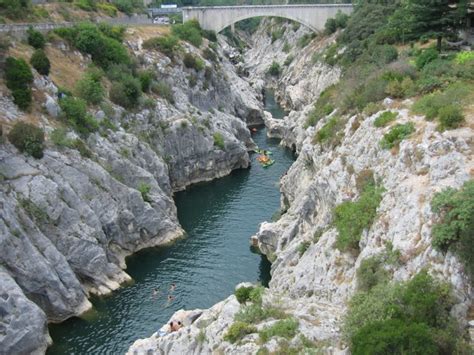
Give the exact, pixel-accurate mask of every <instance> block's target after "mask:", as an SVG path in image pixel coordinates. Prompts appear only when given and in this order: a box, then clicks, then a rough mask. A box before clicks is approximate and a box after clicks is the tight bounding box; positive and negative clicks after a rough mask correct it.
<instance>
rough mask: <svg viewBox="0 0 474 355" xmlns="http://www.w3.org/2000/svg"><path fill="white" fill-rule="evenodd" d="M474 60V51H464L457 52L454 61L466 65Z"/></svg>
mask: <svg viewBox="0 0 474 355" xmlns="http://www.w3.org/2000/svg"><path fill="white" fill-rule="evenodd" d="M471 61H474V52H473V51H462V52H459V53H458V54H456V58H454V62H455V63H456V64H461V65H464V64H466V63H468V62H471Z"/></svg>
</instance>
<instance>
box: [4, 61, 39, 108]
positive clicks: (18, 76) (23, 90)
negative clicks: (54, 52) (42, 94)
mask: <svg viewBox="0 0 474 355" xmlns="http://www.w3.org/2000/svg"><path fill="white" fill-rule="evenodd" d="M5 81H6V84H7V87H8V88H9V89H10V91H11V93H12V95H13V101H14V102H15V104H16V105H17V106H18V107H19V108H20V109H22V110H25V109H27V108H28V107H29V106H30V104H31V88H30V84H31V83H32V82H33V73H32V72H31V69H30V67H29V65H28V63H26V62H25V61H24V60H23V59H21V58H20V59H16V58H13V57H8V58H7V59H6V60H5Z"/></svg>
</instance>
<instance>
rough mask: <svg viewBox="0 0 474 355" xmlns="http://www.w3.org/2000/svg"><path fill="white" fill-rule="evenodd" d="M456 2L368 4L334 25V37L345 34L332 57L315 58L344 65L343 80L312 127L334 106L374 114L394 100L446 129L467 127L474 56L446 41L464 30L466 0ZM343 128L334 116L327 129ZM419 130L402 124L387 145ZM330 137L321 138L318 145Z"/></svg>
mask: <svg viewBox="0 0 474 355" xmlns="http://www.w3.org/2000/svg"><path fill="white" fill-rule="evenodd" d="M448 4H449V1H448V0H442V1H438V2H436V4H434V3H432V2H430V1H425V0H406V1H403V2H401V1H393V2H372V1H368V0H362V1H358V2H357V4H356V5H355V11H354V12H353V14H352V15H351V16H350V18H349V19H342V18H339V19H338V18H335V19H331V20H329V21H328V23H327V25H326V28H327V32H328V33H330V32H333V31H334V30H335V29H336V28H338V27H345V30H344V31H343V32H341V34H340V35H339V36H338V38H337V42H336V43H335V44H334V45H332V46H330V47H328V48H327V49H326V51H325V52H324V53H322V54H320V53H315V55H314V59H315V60H320V59H321V58H322V60H324V61H325V62H326V63H327V64H328V65H339V66H341V67H342V68H343V77H342V80H340V82H339V83H338V84H336V85H335V86H333V87H330V88H328V89H327V90H326V91H325V92H324V93H323V94H322V95H321V97H320V98H319V100H318V102H317V103H316V104H315V107H314V110H313V111H312V112H311V113H310V114H309V116H308V119H307V122H306V127H309V126H314V125H316V123H317V122H318V121H319V120H320V119H322V118H324V117H325V116H327V115H328V114H329V113H331V112H332V111H333V110H334V109H338V112H339V113H340V114H347V113H352V114H353V113H363V114H365V115H369V114H373V113H375V112H377V111H378V110H380V109H381V108H380V107H379V106H378V103H379V102H381V101H382V100H383V99H384V98H386V97H387V96H390V97H392V98H394V99H404V98H408V97H415V98H416V102H415V104H414V105H413V107H412V110H413V112H414V113H417V114H423V115H425V116H426V118H427V119H428V120H433V119H436V120H437V122H438V129H439V130H446V129H453V128H457V127H459V126H461V125H462V124H463V123H464V121H465V116H464V111H465V108H466V106H467V105H468V102H470V101H472V99H473V95H474V90H473V83H472V80H474V56H473V55H470V54H469V52H456V51H455V50H451V49H450V48H449V47H448V44H447V42H446V40H449V41H455V40H456V38H455V37H456V35H457V31H458V29H460V28H462V27H463V26H464V22H465V19H466V7H465V5H466V1H460V2H458V5H457V6H448ZM339 17H340V16H339ZM337 23H340V25H337ZM407 44H409V46H407ZM375 108H377V110H375ZM392 119H393V120H396V117H390V116H389V114H386V115H384V116H383V117H381V118H379V119H377V120H376V122H375V125H376V126H383V125H386V124H388V123H389V122H390V121H392ZM335 123H336V120H334V119H333V120H332V121H331V122H330V123H329V126H325V127H324V128H325V129H326V131H327V130H329V129H330V128H331V127H334V126H335ZM412 128H414V127H412V126H411V125H410V124H409V123H408V124H407V125H405V126H403V127H397V128H396V129H395V131H394V132H392V133H391V135H392V137H390V136H389V137H387V139H385V141H384V142H383V143H382V144H383V145H384V146H385V147H390V146H394V145H396V144H397V143H398V142H399V141H400V140H401V139H403V138H404V137H407V136H408V135H409V134H410V133H411V131H413V129H412ZM327 133H328V132H324V131H323V132H321V133H316V137H315V140H314V141H315V143H318V142H320V140H321V138H323V139H324V137H326V136H327ZM329 133H331V132H329ZM318 136H319V137H318ZM321 136H322V137H321Z"/></svg>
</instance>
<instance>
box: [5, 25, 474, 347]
mask: <svg viewBox="0 0 474 355" xmlns="http://www.w3.org/2000/svg"><path fill="white" fill-rule="evenodd" d="M346 21H347V19H346ZM349 21H350V20H349ZM350 25H351V24H350V22H349V29H346V30H344V29H341V28H336V29H335V30H334V31H332V33H325V34H315V33H313V32H312V31H311V30H309V29H308V28H305V27H304V26H301V25H299V24H297V23H295V22H291V21H287V20H283V19H279V18H265V19H258V21H257V20H255V21H253V20H246V21H244V22H243V23H241V24H240V25H238V26H236V27H237V30H236V32H235V33H234V32H231V31H230V30H225V31H223V33H221V34H217V35H215V34H213V33H209V32H206V31H204V30H201V29H200V28H199V26H198V25H197V27H196V24H191V22H190V23H188V25H186V24H184V25H177V26H182V27H179V29H176V27H174V29H170V28H169V27H165V26H134V27H127V28H126V29H125V28H123V29H120V28H118V27H115V26H109V25H98V26H96V25H92V24H78V25H75V26H73V27H71V28H64V29H59V30H54V31H51V32H50V33H49V34H48V35H47V36H46V38H47V43H46V45H45V46H44V52H45V54H46V55H47V57H48V58H49V60H50V62H51V68H50V69H49V75H42V74H40V73H39V72H38V70H37V69H34V70H32V78H31V82H30V83H29V84H28V85H29V86H28V87H29V88H30V90H31V96H32V101H31V104H30V106H29V107H28V109H20V108H19V107H18V106H19V105H18V96H15V95H14V91H13V89H11V88H12V84H11V83H9V82H8V73H7V72H8V68H9V66H11V61H9V58H17V59H16V60H18V61H20V60H22V59H24V62H25V64H26V62H28V61H29V60H30V59H29V58H30V57H31V56H32V54H33V52H34V49H33V48H32V45H31V43H26V41H24V40H20V39H17V38H9V39H8V40H7V41H5V42H8V43H7V44H4V45H3V44H2V43H0V44H2V45H0V54H2V57H4V58H7V57H8V58H7V59H6V60H5V61H3V60H2V62H1V63H0V66H1V68H4V71H5V75H4V79H2V80H1V81H0V124H1V127H2V131H1V133H2V136H1V141H0V212H1V218H0V246H1V250H2V253H1V255H0V311H1V314H2V318H1V321H0V354H26V353H28V354H29V353H32V354H44V353H48V354H70V353H75V354H86V353H91V354H95V353H114V354H120V353H127V354H137V355H139V354H290V353H298V354H299V353H302V354H303V353H324V354H338V353H341V354H343V353H345V354H349V353H351V350H352V353H355V354H362V353H364V351H362V350H360V349H359V350H358V351H355V350H354V349H355V347H354V343H355V341H354V339H355V338H356V335H354V334H355V333H357V331H359V330H360V329H366V327H367V326H369V325H370V324H367V322H368V321H373V322H378V321H380V322H381V321H383V320H384V319H385V318H384V317H386V314H384V315H381V314H382V313H383V312H382V308H383V307H391V304H390V303H389V302H390V301H393V302H395V301H394V300H397V297H399V299H403V300H404V301H406V300H407V299H410V300H411V299H415V301H413V302H416V303H417V304H420V303H423V302H424V301H420V299H419V298H416V297H417V296H413V295H411V296H410V297H412V298H410V297H409V296H407V294H408V291H407V290H412V288H416V286H413V285H412V284H410V282H412V281H411V280H415V281H413V282H419V284H418V287H420V288H424V290H425V291H426V294H430V292H433V294H439V295H440V296H439V297H442V298H443V302H446V303H443V305H445V304H446V306H445V307H444V309H443V312H445V313H443V316H441V315H435V316H433V317H435V318H436V319H437V321H436V322H435V323H437V325H436V326H439V327H441V326H440V325H439V324H443V327H444V325H445V324H448V325H446V326H445V328H446V329H445V328H442V331H445V332H446V333H442V331H441V330H440V329H441V328H439V329H438V328H436V331H438V330H439V333H436V334H437V337H436V339H435V340H433V344H435V345H433V347H435V346H439V347H440V348H443V349H448V350H446V352H445V353H454V351H456V352H457V353H459V354H467V353H468V352H469V351H470V348H469V347H470V346H472V342H473V338H472V337H473V336H474V334H473V333H474V306H473V304H472V300H473V296H474V291H473V288H472V279H471V277H473V275H471V274H470V272H471V271H470V270H471V269H472V266H471V265H472V264H469V261H467V262H466V261H465V260H466V259H469V257H465V256H462V255H466V254H462V253H459V250H460V249H456V248H454V247H452V248H447V247H445V249H444V250H443V248H439V247H437V246H436V242H434V241H433V240H434V236H433V235H434V232H433V230H436V228H438V227H437V225H438V224H440V223H441V222H440V221H441V220H443V218H445V216H446V215H449V213H448V212H449V211H448V212H446V211H445V210H443V207H442V206H443V205H442V203H441V202H440V203H439V205H440V206H441V207H439V208H438V210H437V207H436V206H435V202H433V201H436V200H440V198H441V197H442V195H440V193H441V194H442V193H443V191H452V192H453V193H454V192H455V191H458V193H459V194H461V193H462V194H463V195H461V197H459V198H458V200H460V201H464V202H466V201H467V202H466V205H468V203H471V205H469V206H470V207H469V206H468V207H465V210H466V211H467V212H466V211H462V212H460V213H459V215H456V217H455V218H454V219H457V220H461V221H462V223H461V222H460V225H461V226H456V228H458V229H457V233H458V234H457V235H458V236H460V235H467V236H468V237H467V238H471V239H472V233H471V232H472V230H469V228H471V227H472V225H473V224H472V214H473V212H474V211H473V210H472V208H473V207H472V202H470V201H472V196H471V195H472V187H471V186H472V178H473V176H474V161H473V154H472V151H473V148H474V136H473V134H472V133H473V122H474V121H473V117H474V116H472V111H471V108H472V101H471V102H470V103H469V104H465V102H469V100H470V98H472V92H470V88H471V86H470V85H471V82H470V81H471V80H472V78H471V77H469V78H470V79H469V82H467V81H466V82H462V83H460V85H459V87H456V82H454V83H452V82H449V83H448V84H446V86H440V87H439V88H437V89H438V90H439V92H438V91H434V90H433V91H428V92H423V95H426V96H428V95H435V94H437V95H446V96H449V95H450V94H449V93H450V92H451V93H452V97H454V96H456V97H459V101H456V102H459V105H460V106H461V105H465V106H466V107H467V108H466V109H465V111H464V112H466V114H465V119H464V121H463V122H462V123H461V124H459V125H456V126H452V127H449V129H445V128H446V127H445V128H443V129H441V128H440V124H439V122H438V121H439V119H438V120H437V119H433V118H432V119H429V120H428V119H425V116H428V114H426V113H425V112H422V111H417V107H418V106H419V101H422V100H423V99H424V98H423V97H421V96H422V94H419V93H418V92H416V94H415V91H416V90H418V87H419V86H417V85H418V84H414V82H416V83H417V80H419V81H420V82H421V81H422V80H421V79H423V78H420V77H422V75H424V74H423V73H422V70H424V69H416V70H418V71H419V73H418V72H416V70H415V69H412V68H411V67H409V64H410V65H413V63H411V62H412V61H414V60H417V59H416V58H415V59H410V58H411V57H409V56H410V55H411V54H409V55H408V54H406V56H407V57H404V55H405V54H404V55H402V54H397V55H394V56H393V58H392V57H390V55H391V54H393V53H392V52H390V51H391V49H387V47H385V46H388V45H385V44H384V45H380V47H384V48H383V49H380V51H384V52H383V53H382V54H380V53H378V52H376V51H375V50H374V52H371V53H370V56H372V58H375V57H377V58H378V56H379V57H383V60H384V62H383V63H382V64H381V63H377V64H376V65H378V67H377V69H376V70H375V69H374V68H375V65H374V67H370V69H368V70H367V71H370V70H373V73H371V74H366V75H365V76H364V78H368V79H366V80H367V81H366V82H364V84H360V83H359V82H357V80H360V78H359V77H358V76H357V74H351V72H350V70H348V69H347V68H348V67H349V68H350V66H349V64H347V63H346V64H342V60H343V59H344V56H345V55H347V53H352V52H350V51H351V48H350V45H347V44H344V43H343V42H341V40H340V38H341V36H342V35H344V31H350V30H351V29H350ZM344 26H346V24H345V25H344ZM196 28H199V36H198V37H199V38H196V37H195V36H194V35H195V32H193V31H196ZM180 31H182V32H180ZM181 33H185V36H184V37H180V36H181ZM186 36H187V37H186ZM90 38H94V39H95V40H96V41H97V42H99V40H100V41H103V42H100V43H102V44H104V43H108V41H112V42H113V43H114V44H113V45H111V47H110V48H109V49H110V53H108V54H107V55H104V54H103V53H102V51H100V50H97V49H96V48H94V49H91V48H92V44H87V45H86V44H85V43H86V42H87V41H88V40H89V39H90ZM91 42H93V41H91ZM354 42H356V41H354ZM114 46H115V47H114ZM119 46H120V48H122V49H119ZM388 47H390V46H388ZM393 48H394V47H393ZM122 50H123V52H121V51H122ZM377 50H379V49H377ZM423 50H425V49H423ZM423 50H420V53H422V52H423ZM397 51H398V52H399V53H402V51H409V49H407V48H406V46H403V47H402V46H400V47H397V49H395V52H397ZM354 52H356V51H354ZM120 53H122V54H120ZM387 53H389V54H387ZM403 53H405V52H403ZM416 55H418V56H421V55H422V54H419V53H417V54H413V56H416ZM370 56H369V57H370ZM387 57H390V59H387ZM118 58H120V59H118ZM341 58H342V59H341ZM362 58H364V57H363V56H362ZM407 58H408V59H407ZM448 59H449V60H452V62H453V63H455V59H451V58H448ZM435 60H446V59H443V58H439V59H434V60H433V61H435ZM470 60H472V59H470ZM410 61H411V62H410ZM472 61H473V62H474V60H472ZM355 62H356V63H357V61H355ZM353 65H355V64H353ZM454 65H456V64H453V66H454ZM427 66H428V64H427ZM472 67H474V66H471V67H469V69H465V71H463V72H462V74H456V75H459V77H461V75H464V76H466V77H467V76H468V74H465V73H466V72H467V70H472ZM427 70H428V69H427ZM433 71H434V69H433ZM439 72H441V70H439ZM459 72H461V70H460V69H459ZM469 73H471V72H469ZM471 74H472V73H471ZM471 74H469V75H471ZM360 75H362V74H360ZM453 75H455V74H453ZM408 79H409V80H410V81H412V84H413V88H412V89H411V90H412V94H410V95H409V94H403V95H402V94H400V93H399V91H400V90H402V83H405V84H403V85H405V86H403V90H404V89H405V87H406V86H408V85H409V84H407V83H408ZM377 80H379V81H383V83H384V85H385V86H384V87H383V89H381V91H382V94H379V93H377V94H374V93H373V92H375V91H377V90H379V91H380V85H379V83H378V82H377V83H376V84H373V82H376V81H377ZM457 80H461V79H457ZM462 80H464V79H462ZM466 80H467V79H466ZM86 81H88V82H89V83H90V82H95V83H96V84H97V83H100V85H99V86H100V87H101V90H102V91H104V92H105V93H106V92H108V95H107V94H104V92H103V93H102V94H101V95H100V96H101V97H100V100H97V101H95V100H94V99H91V95H88V94H90V92H88V94H84V90H83V89H81V88H82V87H84V86H86V84H85V83H84V82H86ZM395 82H396V83H395ZM79 83H83V85H81V84H79ZM96 84H94V85H96ZM370 85H373V86H374V87H376V89H373V90H372V88H369V89H368V88H367V87H369V86H370ZM377 85H379V86H377ZM390 85H391V86H390ZM395 85H398V86H397V88H395V89H394V88H392V86H395ZM419 85H420V86H421V85H422V84H421V83H420V84H419ZM426 85H428V84H426ZM430 85H431V83H430ZM443 85H444V84H443ZM135 86H136V87H138V89H137V90H135ZM461 86H464V87H468V88H469V89H468V90H466V91H468V92H467V93H464V91H463V90H462V88H461ZM399 87H400V88H399ZM415 87H416V89H415ZM94 88H95V86H94ZM396 89H398V91H397V90H396ZM134 90H135V91H136V93H135V91H134ZM351 90H352V91H351ZM420 90H421V89H420ZM449 90H451V91H449ZM90 91H94V90H90ZM12 93H13V94H12ZM94 93H95V94H97V91H94ZM364 95H365V96H364ZM371 95H372V96H376V98H372V96H371ZM463 95H464V96H463ZM367 97H370V99H368V98H367ZM132 99H133V100H135V101H136V102H132V101H131V100H132ZM364 100H365V101H364ZM453 100H454V99H453ZM463 100H464V101H463ZM361 102H363V103H361ZM434 117H436V116H434ZM18 122H24V123H26V124H28V125H29V126H35V127H39V128H40V129H41V130H42V132H44V133H43V134H44V139H42V140H41V145H42V147H43V148H44V149H42V150H41V154H40V155H41V156H35V154H36V153H35V152H34V151H33V152H30V151H29V149H31V147H32V146H33V143H30V145H28V144H26V143H25V144H23V145H21V144H20V145H18V144H15V135H14V134H13V133H12V132H15V127H16V126H17V125H18ZM29 126H27V127H23V128H22V132H29V130H30V129H31V128H28V127H29ZM399 127H402V128H400V129H401V130H404V131H403V132H402V133H400V132H398V131H397V132H396V133H392V131H393V129H398V128H399ZM25 134H26V133H25ZM394 136H395V137H394ZM259 149H264V150H266V151H269V152H270V154H271V155H270V157H271V158H272V159H274V160H275V163H274V164H273V165H271V166H269V167H263V166H261V165H260V164H259V163H258V162H257V161H256V159H255V158H256V157H257V155H258V152H261V151H260V150H259ZM256 151H257V152H256ZM446 188H450V189H452V190H446ZM439 196H441V197H439ZM452 201H455V202H456V201H457V200H455V197H452V200H451V203H452V205H453V206H455V202H452ZM469 208H471V209H469ZM440 210H441V212H439V211H440ZM443 211H445V212H443ZM443 213H444V214H443ZM466 216H467V217H466ZM463 218H464V219H463ZM466 221H467V222H466ZM463 223H464V224H463ZM466 226H467V227H466ZM453 228H454V227H453ZM446 229H449V228H448V227H446ZM466 230H467V232H466ZM438 231H439V229H438ZM459 238H461V237H459ZM447 239H449V238H447ZM442 242H444V243H448V242H446V241H445V240H443V241H442ZM439 243H440V245H441V242H439ZM449 243H450V242H449ZM459 243H461V242H459ZM447 245H449V244H447ZM470 248H471V249H472V247H470ZM471 249H468V248H467V247H466V250H471ZM460 255H461V256H460ZM470 260H472V257H471V259H470ZM470 268H471V269H470ZM171 284H175V285H176V288H174V287H173V288H172V289H171V290H170V289H169V287H170V285H171ZM420 285H422V286H420ZM390 287H392V288H390ZM410 287H412V288H410ZM403 292H406V293H405V294H404V293H403ZM402 294H403V295H404V296H400V295H402ZM371 297H373V298H371ZM374 299H375V300H380V304H382V303H383V302H387V304H386V303H383V304H382V305H379V303H378V302H374V301H373V300H374ZM382 300H383V301H382ZM407 302H408V301H407ZM427 302H428V301H427ZM433 302H438V301H433ZM439 302H441V301H439ZM439 302H438V303H439ZM371 303H372V304H373V303H376V305H375V306H373V305H370V306H369V304H371ZM361 304H362V306H360V305H361ZM358 306H360V307H359V308H356V307H358ZM371 306H373V307H375V308H374V309H375V310H374V311H373V313H374V316H373V318H374V319H369V320H365V319H363V318H364V316H363V314H364V313H363V312H364V309H362V310H361V308H363V307H365V309H366V310H367V309H372V308H370V307H371ZM377 307H378V308H377ZM427 307H428V306H427ZM400 308H401V306H400ZM428 308H429V307H428ZM440 308H442V307H441V306H440ZM356 310H357V311H356ZM411 310H412V313H416V312H417V310H416V309H415V310H413V309H411ZM397 311H398V312H399V313H400V314H401V313H403V312H404V311H403V310H397ZM397 311H395V310H394V311H393V312H392V313H391V316H393V317H395V316H394V315H395V314H398V313H397ZM357 312H359V313H357ZM377 312H379V313H377ZM426 313H428V312H426ZM416 314H418V313H416ZM419 317H421V316H419ZM177 320H179V321H182V322H183V327H182V328H181V329H179V330H177V331H169V329H168V328H167V324H168V323H169V322H170V321H177ZM410 321H413V320H410ZM400 322H401V321H400ZM413 322H414V321H413ZM400 324H402V323H400ZM400 324H399V323H397V326H400ZM430 326H431V325H430ZM400 327H401V326H400ZM354 329H356V330H357V331H355V330H354ZM429 329H431V330H432V328H429ZM433 329H435V326H433ZM425 330H426V329H425V328H423V329H422V330H420V329H419V328H417V331H420V334H423V336H424V337H425V338H421V335H420V338H421V339H424V340H426V339H428V335H426V334H425V333H423V331H425ZM407 332H408V331H407ZM409 332H411V333H416V334H418V333H417V332H416V331H413V329H411V330H409ZM469 332H471V333H469ZM427 333H429V332H427ZM400 334H402V335H400V338H403V337H404V335H403V334H405V333H402V330H400ZM448 334H449V336H448ZM450 336H452V340H447V338H449V337H450ZM362 337H363V338H364V339H367V338H369V337H364V336H362ZM390 338H392V336H390ZM387 342H389V341H388V340H387ZM425 344H426V343H425ZM430 344H431V343H430ZM440 344H441V345H440ZM433 353H436V352H433ZM374 354H375V353H374Z"/></svg>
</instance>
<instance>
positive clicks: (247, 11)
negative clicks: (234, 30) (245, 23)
mask: <svg viewBox="0 0 474 355" xmlns="http://www.w3.org/2000/svg"><path fill="white" fill-rule="evenodd" d="M352 9H353V7H352V5H351V4H315V5H299V4H294V5H248V6H201V7H183V8H182V11H183V21H184V22H186V21H189V20H192V19H197V20H198V21H199V24H200V25H201V27H202V28H203V29H205V30H213V31H216V32H220V31H222V30H223V29H224V28H226V27H227V26H230V25H233V24H234V23H236V22H238V21H242V20H245V19H247V18H251V17H258V16H275V17H283V18H287V19H290V20H293V21H296V22H300V23H301V24H303V25H305V26H307V27H309V28H311V29H312V30H313V31H315V32H319V31H321V30H323V29H324V24H325V23H326V20H327V19H329V18H331V17H334V16H336V13H337V12H338V11H341V12H342V13H345V14H348V15H349V14H350V13H351V12H352Z"/></svg>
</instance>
